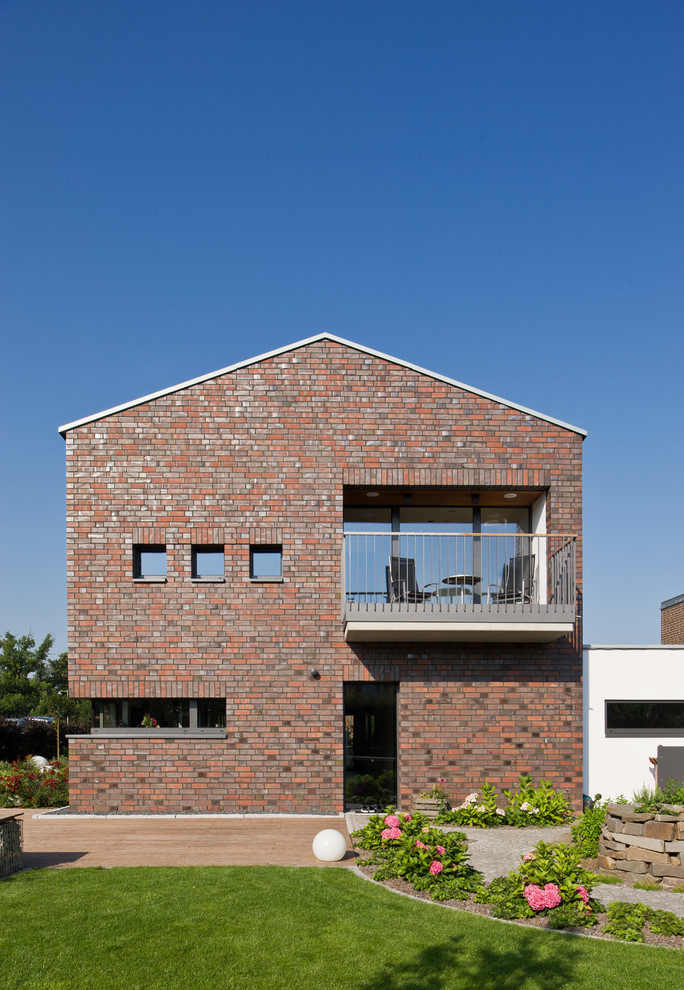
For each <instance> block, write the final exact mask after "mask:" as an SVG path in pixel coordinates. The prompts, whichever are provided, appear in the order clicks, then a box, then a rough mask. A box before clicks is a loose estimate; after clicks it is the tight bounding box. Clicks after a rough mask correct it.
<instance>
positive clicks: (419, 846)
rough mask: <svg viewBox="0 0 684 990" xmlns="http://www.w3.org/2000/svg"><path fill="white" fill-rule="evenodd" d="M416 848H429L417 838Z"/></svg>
mask: <svg viewBox="0 0 684 990" xmlns="http://www.w3.org/2000/svg"><path fill="white" fill-rule="evenodd" d="M416 849H427V846H426V845H425V843H424V842H421V841H420V839H416Z"/></svg>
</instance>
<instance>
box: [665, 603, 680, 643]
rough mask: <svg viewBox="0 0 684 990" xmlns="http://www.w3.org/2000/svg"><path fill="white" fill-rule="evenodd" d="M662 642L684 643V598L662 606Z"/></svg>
mask: <svg viewBox="0 0 684 990" xmlns="http://www.w3.org/2000/svg"><path fill="white" fill-rule="evenodd" d="M660 642H661V643H662V644H663V645H667V646H671V645H673V644H674V645H677V644H679V643H684V599H682V601H680V602H678V601H675V602H674V604H672V605H668V606H666V607H662V606H661V612H660Z"/></svg>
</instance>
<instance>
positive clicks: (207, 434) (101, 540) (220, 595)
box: [66, 339, 582, 813]
mask: <svg viewBox="0 0 684 990" xmlns="http://www.w3.org/2000/svg"><path fill="white" fill-rule="evenodd" d="M66 439H67V552H68V607H69V663H70V690H71V693H72V694H73V695H74V696H76V697H92V698H117V697H118V698H124V697H148V698H155V697H180V698H224V697H225V698H226V716H227V721H226V725H227V730H226V736H225V738H222V739H215V738H211V739H164V738H161V737H160V738H154V737H152V738H147V737H136V738H133V739H131V738H123V737H122V738H115V739H112V738H100V737H97V736H90V737H79V738H78V739H74V740H72V742H71V749H70V755H71V762H72V784H71V795H72V805H75V806H76V807H78V808H79V809H80V810H84V811H85V810H96V811H103V810H116V809H120V810H125V811H132V810H136V811H146V810H166V811H188V810H197V811H205V810H206V811H219V810H220V811H252V812H261V811H280V812H293V811H296V812H324V813H325V812H339V811H342V810H343V806H344V789H343V684H344V682H345V681H367V680H378V681H390V682H395V683H397V684H398V709H397V711H398V739H399V743H398V745H399V750H398V752H399V783H400V803H401V804H402V805H403V806H404V807H406V806H407V805H408V803H409V802H410V798H411V795H413V794H416V793H419V792H420V791H421V790H423V789H425V788H426V787H427V786H428V785H430V784H431V783H432V782H433V780H434V779H435V778H436V777H439V776H444V777H447V778H448V780H449V782H450V785H449V786H450V789H451V790H452V792H453V794H454V796H455V797H462V796H463V795H464V794H465V793H466V792H468V791H469V790H471V789H474V788H475V787H477V786H478V785H479V784H481V783H482V781H483V780H484V779H485V778H488V779H490V780H491V781H492V782H494V783H497V784H501V785H503V786H508V785H510V784H512V783H514V781H515V780H516V779H517V776H518V775H519V773H521V772H529V773H531V774H532V775H533V776H534V777H535V778H536V779H538V778H540V777H542V776H543V777H546V778H548V779H550V780H551V781H552V782H553V784H554V785H556V786H558V787H562V788H563V789H565V790H566V792H567V793H568V794H569V796H570V797H571V799H572V800H573V802H574V803H575V804H576V805H577V806H580V805H581V794H582V656H581V642H582V639H581V622H580V620H578V623H577V628H576V633H575V635H574V636H573V637H571V638H564V639H560V640H558V641H556V642H554V643H546V644H539V643H530V644H523V643H516V644H501V643H487V644H477V643H472V644H470V643H436V642H434V643H419V644H412V643H410V642H408V643H405V644H398V643H388V644H379V643H346V642H345V640H344V636H343V630H342V623H341V619H340V605H341V603H340V559H341V548H342V533H343V525H342V510H343V490H344V486H345V485H364V484H370V485H377V486H385V485H394V486H397V485H403V486H410V487H412V488H413V489H415V488H419V487H425V486H432V487H443V488H444V487H466V488H469V489H478V490H488V489H493V488H496V489H507V488H511V487H515V488H516V489H518V490H520V489H526V488H529V489H534V490H538V491H539V492H543V491H546V493H547V494H546V528H547V531H548V532H556V533H559V532H561V533H574V534H577V535H578V536H581V441H582V437H581V436H580V435H578V433H577V432H575V431H573V430H572V429H569V428H564V427H563V426H561V425H558V424H555V423H553V422H549V421H546V420H544V419H542V418H541V417H538V416H535V415H533V414H530V413H526V412H523V411H521V410H519V409H516V408H512V407H509V406H507V405H505V404H503V403H501V402H497V401H494V400H493V399H490V398H486V397H484V396H481V395H478V394H474V393H472V392H469V391H467V390H465V389H462V388H458V387H455V386H454V385H451V384H447V383H445V382H442V381H440V380H438V379H435V378H432V377H430V376H428V375H426V374H422V373H420V372H418V371H417V370H414V369H411V368H408V367H406V366H404V365H401V364H398V363H394V362H392V361H388V360H384V359H382V358H380V357H377V356H374V355H372V354H369V353H367V352H365V351H364V350H362V349H356V348H354V347H351V346H345V345H344V344H342V343H341V342H338V341H336V340H334V339H332V340H331V339H318V340H315V341H314V342H310V343H307V344H305V345H304V346H302V347H300V348H297V349H293V350H289V351H285V352H282V353H279V354H276V355H274V356H271V357H267V358H265V359H263V360H261V361H259V362H258V363H254V364H250V365H246V366H242V367H239V368H237V369H236V370H234V371H231V372H229V373H226V374H224V375H222V376H220V377H216V378H213V379H210V380H207V381H202V382H199V383H197V384H194V385H192V386H191V387H188V388H185V389H183V390H181V391H176V392H171V393H168V394H165V395H162V396H160V397H158V398H155V399H152V400H150V401H146V402H143V403H141V404H138V405H135V406H132V407H130V408H125V409H123V410H122V411H120V412H116V413H113V414H110V415H107V416H104V417H102V418H99V419H96V420H93V421H91V422H87V423H84V424H83V425H76V426H73V427H72V428H69V429H68V430H67V431H66ZM141 543H142V544H164V545H166V547H167V576H166V582H165V583H149V584H145V583H136V582H134V581H133V580H132V555H133V546H134V545H135V544H141ZM276 543H277V544H281V545H282V548H283V580H282V582H270V583H268V582H267V583H257V582H254V581H251V580H250V576H249V566H250V561H249V551H250V545H253V544H276ZM196 544H206V545H217V544H222V545H224V546H225V583H198V582H193V581H192V579H191V547H192V546H193V545H196ZM577 577H578V581H577V585H578V589H581V541H578V558H577ZM409 654H411V657H410V658H409ZM312 667H315V668H317V670H318V671H319V672H320V675H321V676H320V679H318V680H315V679H313V678H312V677H311V675H310V669H311V668H312Z"/></svg>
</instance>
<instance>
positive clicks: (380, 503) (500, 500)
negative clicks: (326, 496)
mask: <svg viewBox="0 0 684 990" xmlns="http://www.w3.org/2000/svg"><path fill="white" fill-rule="evenodd" d="M511 491H515V493H516V495H517V497H516V498H510V499H509V498H504V495H505V494H506V493H508V492H511ZM543 491H544V489H543V488H525V489H520V488H516V489H511V488H487V489H484V490H483V489H479V488H429V487H425V488H423V487H421V488H407V487H405V486H404V485H401V486H392V485H382V486H381V485H375V486H372V485H365V486H361V485H359V486H352V485H345V487H344V504H345V506H347V505H349V506H352V505H353V506H364V508H369V507H371V506H372V507H373V508H376V509H378V508H382V507H387V506H397V505H411V506H413V507H421V506H445V505H446V506H448V505H460V506H463V505H467V506H471V505H473V495H479V498H480V500H479V502H477V503H475V504H477V505H480V506H484V507H493V506H496V507H501V506H502V505H507V506H511V507H515V506H526V505H533V504H534V502H536V500H537V499H538V498H539V496H540V495H541V494H542V493H543ZM368 492H380V495H379V496H378V497H377V498H369V497H368V494H367V493H368ZM407 495H410V496H411V499H410V501H407V500H406V496H407Z"/></svg>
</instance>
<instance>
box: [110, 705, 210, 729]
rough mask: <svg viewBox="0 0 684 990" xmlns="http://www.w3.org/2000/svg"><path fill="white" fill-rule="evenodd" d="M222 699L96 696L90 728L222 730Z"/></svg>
mask: <svg viewBox="0 0 684 990" xmlns="http://www.w3.org/2000/svg"><path fill="white" fill-rule="evenodd" d="M225 727H226V700H225V698H107V699H104V698H98V699H94V700H93V731H94V732H98V731H104V730H106V731H108V732H113V731H121V732H130V731H132V730H148V731H149V732H150V733H154V732H155V731H157V730H163V729H173V730H181V731H182V730H187V731H189V732H192V731H194V730H198V729H225Z"/></svg>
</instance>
